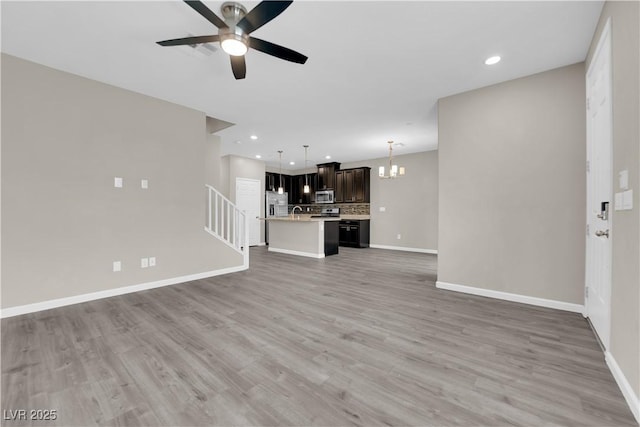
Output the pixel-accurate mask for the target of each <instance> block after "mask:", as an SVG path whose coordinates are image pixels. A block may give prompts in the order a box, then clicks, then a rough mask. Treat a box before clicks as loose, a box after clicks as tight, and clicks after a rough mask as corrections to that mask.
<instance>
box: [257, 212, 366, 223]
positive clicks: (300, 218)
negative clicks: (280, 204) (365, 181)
mask: <svg viewBox="0 0 640 427" xmlns="http://www.w3.org/2000/svg"><path fill="white" fill-rule="evenodd" d="M259 219H260V220H265V221H290V222H321V221H340V220H351V221H355V220H365V219H371V216H370V215H340V216H339V217H337V216H336V217H330V216H323V217H312V216H311V215H308V214H300V215H295V216H293V217H292V216H291V215H287V216H277V217H270V218H259Z"/></svg>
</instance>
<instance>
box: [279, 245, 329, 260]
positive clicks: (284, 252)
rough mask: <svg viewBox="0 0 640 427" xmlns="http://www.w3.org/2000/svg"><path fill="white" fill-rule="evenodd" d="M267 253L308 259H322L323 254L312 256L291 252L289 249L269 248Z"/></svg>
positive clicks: (306, 253)
mask: <svg viewBox="0 0 640 427" xmlns="http://www.w3.org/2000/svg"><path fill="white" fill-rule="evenodd" d="M269 252H278V253H281V254H287V255H298V256H306V257H308V258H324V254H314V253H313V252H301V251H292V250H290V249H280V248H274V247H273V246H269Z"/></svg>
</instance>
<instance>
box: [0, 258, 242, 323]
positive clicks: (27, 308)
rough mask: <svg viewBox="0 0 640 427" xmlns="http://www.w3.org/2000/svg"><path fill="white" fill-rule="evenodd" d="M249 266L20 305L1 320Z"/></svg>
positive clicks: (5, 312)
mask: <svg viewBox="0 0 640 427" xmlns="http://www.w3.org/2000/svg"><path fill="white" fill-rule="evenodd" d="M247 268H248V266H246V265H239V266H237V267H229V268H222V269H220V270H212V271H206V272H204V273H197V274H190V275H187V276H180V277H173V278H170V279H163V280H158V281H155V282H147V283H141V284H138V285H131V286H123V287H121V288H115V289H107V290H104V291H98V292H91V293H88V294H82V295H74V296H72V297H65V298H58V299H52V300H49V301H42V302H36V303H33V304H25V305H18V306H15V307H9V308H4V309H2V310H0V318H2V319H4V318H6V317H13V316H19V315H21V314H27V313H35V312H36V311H43V310H49V309H52V308H57V307H63V306H65V305H73V304H78V303H81V302H87V301H95V300H98V299H103V298H109V297H114V296H117V295H124V294H130V293H132V292H139V291H146V290H147V289H154V288H160V287H163V286H169V285H177V284H179V283H184V282H190V281H192V280H199V279H206V278H208V277H213V276H220V275H223V274H229V273H235V272H238V271H243V270H246V269H247Z"/></svg>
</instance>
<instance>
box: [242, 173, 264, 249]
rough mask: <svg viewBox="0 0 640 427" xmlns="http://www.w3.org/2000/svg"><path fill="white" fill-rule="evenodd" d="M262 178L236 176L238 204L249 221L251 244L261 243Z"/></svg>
mask: <svg viewBox="0 0 640 427" xmlns="http://www.w3.org/2000/svg"><path fill="white" fill-rule="evenodd" d="M261 203H262V195H261V194H260V180H257V179H249V178H236V206H237V207H238V209H240V210H241V211H244V213H245V215H246V218H247V221H248V223H249V246H255V245H257V244H259V243H260V222H259V221H258V217H259V216H260V204H261Z"/></svg>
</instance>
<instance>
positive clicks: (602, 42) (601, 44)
mask: <svg viewBox="0 0 640 427" xmlns="http://www.w3.org/2000/svg"><path fill="white" fill-rule="evenodd" d="M603 52H606V53H608V55H607V64H606V67H608V68H609V73H608V77H609V78H608V81H607V82H605V84H606V85H608V91H609V93H608V95H609V96H608V98H607V99H608V103H609V106H608V107H609V108H608V111H607V114H608V115H609V123H610V129H609V143H610V144H611V151H610V153H611V156H610V158H609V162H610V164H609V170H610V172H611V174H612V176H611V177H610V178H611V179H610V185H609V226H610V227H609V230H610V231H609V233H610V236H609V239H610V244H609V250H608V253H607V254H606V255H605V256H607V257H608V258H609V266H610V269H609V276H610V277H609V298H608V303H609V306H608V307H607V313H606V328H607V331H606V334H605V335H604V336H600V335H601V334H598V331H597V330H596V329H595V327H594V325H593V324H591V327H592V329H593V330H594V332H595V333H596V335H597V336H598V339H599V340H600V342H601V344H602V346H603V347H604V349H605V350H606V351H608V350H609V345H610V339H611V288H612V287H613V281H612V277H611V276H612V271H613V268H612V267H613V266H612V261H613V236H612V234H613V233H612V230H613V211H614V208H613V205H614V204H613V182H614V177H613V78H612V77H613V74H612V72H613V58H612V53H613V52H612V39H611V18H610V17H609V18H608V19H607V22H606V23H605V25H604V27H603V29H602V33H601V34H600V38H599V40H598V44H597V45H596V48H595V50H594V54H593V57H592V60H591V63H590V64H589V68H588V69H587V70H586V73H585V87H586V98H587V99H586V101H587V102H586V103H585V104H586V105H585V111H586V120H587V123H586V142H587V173H586V180H587V209H586V214H587V217H586V231H587V232H586V245H585V283H584V286H585V291H584V316H585V317H587V318H589V301H588V299H589V298H588V285H589V283H591V282H592V281H593V279H594V277H592V276H593V275H595V274H593V273H592V269H590V268H589V261H590V258H589V252H590V251H589V249H590V245H591V244H592V242H593V239H594V237H593V236H592V234H593V233H594V232H595V227H596V226H595V224H590V223H589V217H590V211H591V200H592V198H593V192H594V188H593V187H592V185H591V177H590V169H591V168H592V160H593V159H592V158H591V153H592V149H593V141H592V138H593V135H591V131H590V126H589V115H590V114H589V104H588V103H589V102H590V101H589V98H590V90H589V81H588V76H589V74H590V72H591V70H592V67H593V66H594V64H595V61H594V60H593V58H595V57H596V56H598V55H601V54H603ZM590 323H591V322H590Z"/></svg>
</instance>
